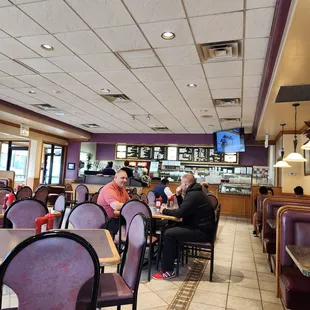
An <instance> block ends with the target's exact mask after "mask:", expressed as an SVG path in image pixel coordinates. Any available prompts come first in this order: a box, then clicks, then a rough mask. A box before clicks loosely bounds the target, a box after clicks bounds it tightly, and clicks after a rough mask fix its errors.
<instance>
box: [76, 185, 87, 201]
mask: <svg viewBox="0 0 310 310" xmlns="http://www.w3.org/2000/svg"><path fill="white" fill-rule="evenodd" d="M87 199H88V188H87V186H86V185H84V184H80V185H78V186H77V187H76V188H75V203H77V204H78V203H82V202H85V201H87Z"/></svg>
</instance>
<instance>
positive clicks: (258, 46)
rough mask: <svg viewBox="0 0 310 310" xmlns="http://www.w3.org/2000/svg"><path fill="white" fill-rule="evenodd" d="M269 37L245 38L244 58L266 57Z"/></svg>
mask: <svg viewBox="0 0 310 310" xmlns="http://www.w3.org/2000/svg"><path fill="white" fill-rule="evenodd" d="M268 42H269V38H254V39H245V43H244V59H261V58H265V57H266V52H267V47H268Z"/></svg>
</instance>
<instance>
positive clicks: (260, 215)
mask: <svg viewBox="0 0 310 310" xmlns="http://www.w3.org/2000/svg"><path fill="white" fill-rule="evenodd" d="M267 197H268V196H267V195H258V196H257V199H256V204H257V224H261V223H262V219H263V201H264V199H266V198H267Z"/></svg>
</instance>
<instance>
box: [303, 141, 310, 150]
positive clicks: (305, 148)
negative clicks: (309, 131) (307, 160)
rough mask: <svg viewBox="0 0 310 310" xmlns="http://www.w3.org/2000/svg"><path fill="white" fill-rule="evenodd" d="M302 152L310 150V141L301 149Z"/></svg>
mask: <svg viewBox="0 0 310 310" xmlns="http://www.w3.org/2000/svg"><path fill="white" fill-rule="evenodd" d="M301 149H302V150H310V140H309V141H308V142H307V143H305V144H304V145H303V146H302V147H301Z"/></svg>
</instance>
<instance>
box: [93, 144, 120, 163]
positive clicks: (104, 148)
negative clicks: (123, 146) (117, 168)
mask: <svg viewBox="0 0 310 310" xmlns="http://www.w3.org/2000/svg"><path fill="white" fill-rule="evenodd" d="M114 158H115V144H102V143H97V152H96V159H97V160H111V159H114Z"/></svg>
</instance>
